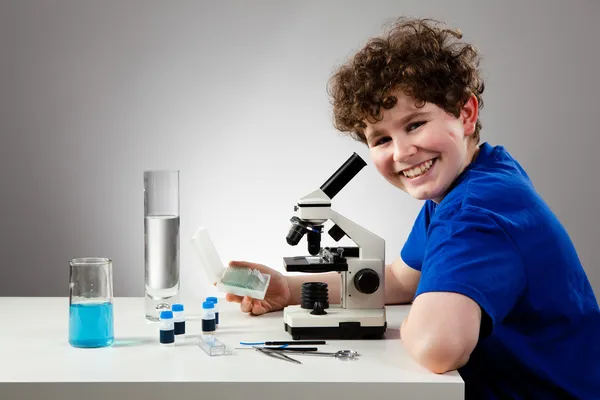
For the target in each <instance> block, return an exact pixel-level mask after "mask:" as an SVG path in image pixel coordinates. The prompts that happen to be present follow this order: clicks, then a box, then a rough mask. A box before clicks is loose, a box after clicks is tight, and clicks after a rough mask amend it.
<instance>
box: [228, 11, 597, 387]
mask: <svg viewBox="0 0 600 400" xmlns="http://www.w3.org/2000/svg"><path fill="white" fill-rule="evenodd" d="M460 38H461V34H460V33H459V32H457V31H453V30H450V29H447V28H444V27H442V26H441V25H440V24H439V23H436V22H435V21H431V20H411V19H400V20H399V21H398V22H397V24H396V25H395V27H394V28H393V29H392V30H391V31H390V32H389V35H387V36H386V37H382V38H377V39H372V40H371V41H369V42H368V43H367V45H366V46H365V47H364V48H363V49H362V50H361V51H359V52H358V53H357V54H356V55H355V57H354V58H353V59H352V60H351V61H349V62H348V64H346V65H344V66H342V67H341V68H340V69H339V70H338V72H337V73H336V74H335V75H334V76H333V77H332V79H331V86H330V95H331V97H332V103H333V106H334V118H335V126H336V128H338V129H339V130H340V131H342V132H348V133H349V134H350V135H351V136H352V137H354V138H355V139H357V140H359V141H360V142H362V143H365V144H366V145H367V146H368V147H369V149H370V154H371V156H372V159H373V162H374V164H375V166H376V168H377V170H378V171H379V172H380V173H381V175H382V176H384V177H385V178H386V179H387V180H388V181H389V182H390V183H391V184H392V185H394V186H396V187H398V188H400V189H402V190H403V191H405V192H407V193H408V194H410V195H411V196H413V197H415V198H416V199H419V200H425V204H424V205H423V208H422V209H421V212H420V213H419V215H418V217H417V219H416V221H415V224H414V226H413V229H412V232H411V233H410V235H409V238H408V240H407V242H406V244H405V245H404V247H403V249H402V251H401V254H400V257H399V258H398V259H397V260H396V261H394V262H393V263H392V264H391V265H388V266H386V286H385V295H386V303H387V304H399V303H408V302H411V301H412V306H411V310H410V313H409V315H408V317H407V319H406V320H405V321H404V322H403V323H402V326H401V338H402V341H403V343H404V345H405V346H406V349H407V351H408V353H409V354H410V355H411V356H412V357H414V358H415V360H416V361H417V362H419V363H421V364H422V365H424V366H425V367H427V368H429V369H430V370H431V371H433V372H436V373H444V372H446V371H450V370H454V369H458V371H459V372H460V374H461V376H462V377H463V379H464V381H465V384H466V394H467V397H468V398H477V399H483V398H486V399H488V398H489V399H504V398H544V399H550V398H561V399H563V398H582V399H589V398H600V345H598V344H597V341H598V340H600V311H599V309H598V304H597V301H596V299H595V296H594V293H593V291H592V288H591V287H590V284H589V282H588V279H587V277H586V275H585V272H584V270H583V268H582V266H581V264H580V261H579V259H578V256H577V253H576V251H575V248H574V246H573V244H572V243H571V240H570V239H569V236H568V235H567V233H566V231H565V230H564V228H563V227H562V226H561V224H560V222H559V221H558V219H557V218H556V216H555V215H554V214H553V213H552V211H551V210H550V209H549V207H548V206H547V205H546V204H545V203H544V201H543V200H542V199H541V198H540V197H539V195H538V194H537V193H536V191H535V189H534V188H533V185H532V183H531V181H530V180H529V178H528V176H527V174H526V173H525V171H524V170H523V169H522V168H521V166H520V165H519V163H518V162H517V161H515V160H514V159H513V158H512V157H511V155H510V154H509V153H508V152H507V151H506V150H505V149H504V148H502V147H500V146H496V147H493V146H491V145H489V144H487V143H483V144H481V145H479V134H480V131H481V123H480V121H479V110H480V109H481V107H482V106H483V102H482V98H481V94H482V92H483V89H484V84H483V81H482V79H481V77H480V73H479V70H478V65H479V60H478V54H477V51H476V50H475V49H474V48H473V47H472V46H470V45H469V44H466V43H462V42H460V40H459V39H460ZM230 265H232V266H236V265H250V266H252V267H254V268H259V269H260V270H263V271H268V272H269V273H270V274H272V275H273V277H272V280H271V285H270V288H269V291H268V293H267V296H266V298H265V300H263V301H258V300H253V299H250V298H241V297H238V296H233V295H231V294H228V295H227V299H228V300H229V301H236V302H240V303H241V309H242V311H244V312H249V313H252V314H256V315H259V314H263V313H265V312H269V311H274V310H280V309H282V308H283V307H285V306H287V305H289V304H297V303H299V301H300V291H301V289H300V288H301V284H302V282H304V281H311V280H314V279H315V277H312V276H293V277H286V276H284V275H282V274H280V273H278V272H276V271H274V270H272V269H270V268H268V267H265V266H262V265H258V264H252V263H246V262H231V263H230ZM318 279H319V280H321V281H325V282H327V283H328V284H329V288H330V289H329V290H330V293H331V296H330V298H331V299H336V298H339V290H340V288H339V277H338V276H337V274H333V275H319V277H318Z"/></svg>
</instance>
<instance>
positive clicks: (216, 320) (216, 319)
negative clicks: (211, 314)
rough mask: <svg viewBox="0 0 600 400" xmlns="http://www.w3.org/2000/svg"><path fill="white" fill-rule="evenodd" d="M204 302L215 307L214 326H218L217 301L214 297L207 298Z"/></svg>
mask: <svg viewBox="0 0 600 400" xmlns="http://www.w3.org/2000/svg"><path fill="white" fill-rule="evenodd" d="M206 301H210V302H212V303H213V304H214V305H215V325H217V326H219V299H217V298H216V297H207V298H206Z"/></svg>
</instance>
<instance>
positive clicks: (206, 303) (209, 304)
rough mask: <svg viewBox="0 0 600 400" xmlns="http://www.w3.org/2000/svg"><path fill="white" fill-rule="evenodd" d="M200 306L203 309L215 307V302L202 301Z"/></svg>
mask: <svg viewBox="0 0 600 400" xmlns="http://www.w3.org/2000/svg"><path fill="white" fill-rule="evenodd" d="M202 308H204V309H209V308H215V303H213V302H212V301H205V302H204V303H202Z"/></svg>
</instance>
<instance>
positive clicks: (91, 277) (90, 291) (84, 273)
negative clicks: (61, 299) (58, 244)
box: [69, 257, 114, 347]
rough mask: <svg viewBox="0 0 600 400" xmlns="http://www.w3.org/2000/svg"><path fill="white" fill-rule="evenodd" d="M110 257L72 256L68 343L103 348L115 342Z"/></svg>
mask: <svg viewBox="0 0 600 400" xmlns="http://www.w3.org/2000/svg"><path fill="white" fill-rule="evenodd" d="M113 326H114V318H113V286H112V260H110V259H108V258H95V257H91V258H75V259H73V260H71V262H70V277H69V343H70V344H71V345H72V346H73V347H105V346H110V345H111V344H112V343H113V341H114V327H113Z"/></svg>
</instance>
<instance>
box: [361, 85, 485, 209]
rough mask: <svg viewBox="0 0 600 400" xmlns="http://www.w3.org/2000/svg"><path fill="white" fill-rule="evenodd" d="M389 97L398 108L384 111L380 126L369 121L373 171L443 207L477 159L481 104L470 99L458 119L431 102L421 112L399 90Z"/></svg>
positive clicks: (368, 129) (415, 196) (368, 133)
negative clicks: (461, 177) (475, 138)
mask: <svg viewBox="0 0 600 400" xmlns="http://www.w3.org/2000/svg"><path fill="white" fill-rule="evenodd" d="M391 96H393V97H395V98H396V104H395V105H394V106H393V107H392V108H390V109H387V110H386V109H383V110H382V116H383V118H382V120H381V121H378V122H376V123H370V122H367V121H365V123H366V125H367V127H366V128H365V130H364V133H365V136H366V139H367V145H368V146H369V149H370V153H371V157H372V159H373V162H374V163H375V167H376V168H377V170H378V171H379V173H380V174H381V175H382V176H383V177H384V178H385V179H387V180H388V181H389V182H390V183H391V184H392V185H394V186H396V187H398V188H400V189H402V190H404V191H405V192H407V193H408V194H410V195H411V196H412V197H414V198H416V199H419V200H428V199H431V200H433V201H435V202H436V203H439V202H440V201H442V199H443V198H444V196H445V195H446V194H447V192H448V189H449V188H450V186H451V185H452V183H453V182H454V180H455V179H456V178H457V177H458V175H459V174H460V173H461V172H462V171H463V170H464V169H465V168H466V167H467V165H469V163H470V162H471V160H472V159H473V157H474V155H475V154H476V151H477V143H476V142H475V141H473V140H470V139H471V136H472V135H473V132H474V131H475V124H476V121H477V117H478V107H477V99H476V98H475V96H471V97H470V98H469V100H467V102H466V103H465V105H464V106H463V108H462V109H461V112H460V115H459V116H458V117H454V116H453V115H451V114H448V113H447V112H446V111H445V110H444V109H443V108H440V107H439V106H437V105H435V104H432V103H425V105H424V106H423V107H417V106H416V102H415V99H414V98H412V97H409V96H406V95H405V94H404V93H403V92H402V91H401V90H396V91H393V92H392V93H390V96H389V97H391ZM389 97H388V98H389Z"/></svg>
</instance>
